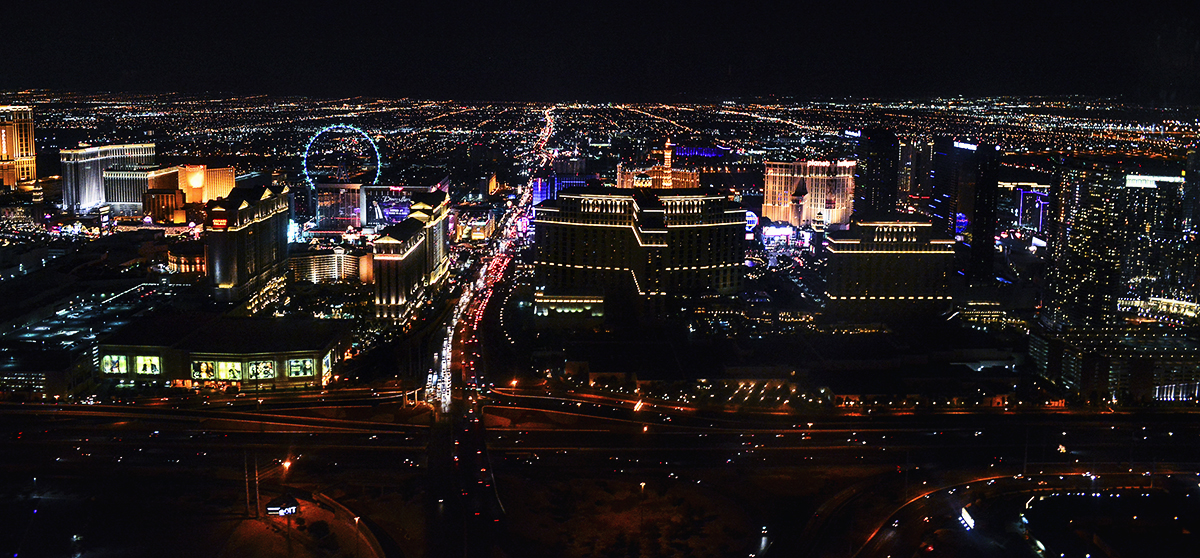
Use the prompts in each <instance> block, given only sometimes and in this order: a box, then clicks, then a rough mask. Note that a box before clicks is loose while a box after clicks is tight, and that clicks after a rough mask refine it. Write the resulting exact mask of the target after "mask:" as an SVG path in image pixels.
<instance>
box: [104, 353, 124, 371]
mask: <svg viewBox="0 0 1200 558" xmlns="http://www.w3.org/2000/svg"><path fill="white" fill-rule="evenodd" d="M100 371H101V372H104V373H105V374H113V375H118V374H127V373H128V372H129V360H128V359H127V357H126V356H125V355H104V356H103V357H102V358H101V359H100Z"/></svg>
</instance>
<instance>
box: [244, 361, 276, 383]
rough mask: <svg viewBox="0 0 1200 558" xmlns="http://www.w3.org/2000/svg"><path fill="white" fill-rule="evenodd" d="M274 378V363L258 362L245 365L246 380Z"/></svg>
mask: <svg viewBox="0 0 1200 558" xmlns="http://www.w3.org/2000/svg"><path fill="white" fill-rule="evenodd" d="M274 378H275V362H274V361H271V360H260V361H256V362H248V363H246V379H247V380H271V379H274Z"/></svg>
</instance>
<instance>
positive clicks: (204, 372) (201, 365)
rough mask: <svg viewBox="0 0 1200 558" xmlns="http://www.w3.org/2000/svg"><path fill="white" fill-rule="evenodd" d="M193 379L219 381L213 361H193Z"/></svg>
mask: <svg viewBox="0 0 1200 558" xmlns="http://www.w3.org/2000/svg"><path fill="white" fill-rule="evenodd" d="M192 379H193V380H215V379H217V367H216V366H214V365H213V362H212V361H211V360H193V361H192Z"/></svg>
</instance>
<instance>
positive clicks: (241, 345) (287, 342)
mask: <svg viewBox="0 0 1200 558" xmlns="http://www.w3.org/2000/svg"><path fill="white" fill-rule="evenodd" d="M350 327H351V326H350V322H349V321H348V320H318V319H290V318H221V319H219V320H215V321H213V322H211V323H209V324H208V325H207V327H202V328H200V329H199V330H197V331H196V332H195V333H193V334H192V335H189V336H188V337H187V338H185V339H184V340H183V341H181V342H180V343H179V345H178V348H180V349H183V350H186V351H189V352H194V353H233V354H239V353H241V354H244V353H277V352H290V351H317V350H323V349H324V348H325V347H328V346H329V344H330V343H332V342H333V341H335V340H337V339H338V338H340V337H344V336H346V335H348V334H349V332H350Z"/></svg>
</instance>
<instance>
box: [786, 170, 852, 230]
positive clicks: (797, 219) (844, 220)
mask: <svg viewBox="0 0 1200 558" xmlns="http://www.w3.org/2000/svg"><path fill="white" fill-rule="evenodd" d="M855 167H856V163H855V162H854V161H796V162H793V163H770V162H769V163H766V166H765V177H764V181H763V216H764V217H766V218H768V219H770V220H772V221H775V222H782V223H789V224H791V225H792V226H796V227H819V226H827V227H833V228H845V226H846V225H848V224H849V223H850V215H851V214H852V213H853V212H854V171H855Z"/></svg>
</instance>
